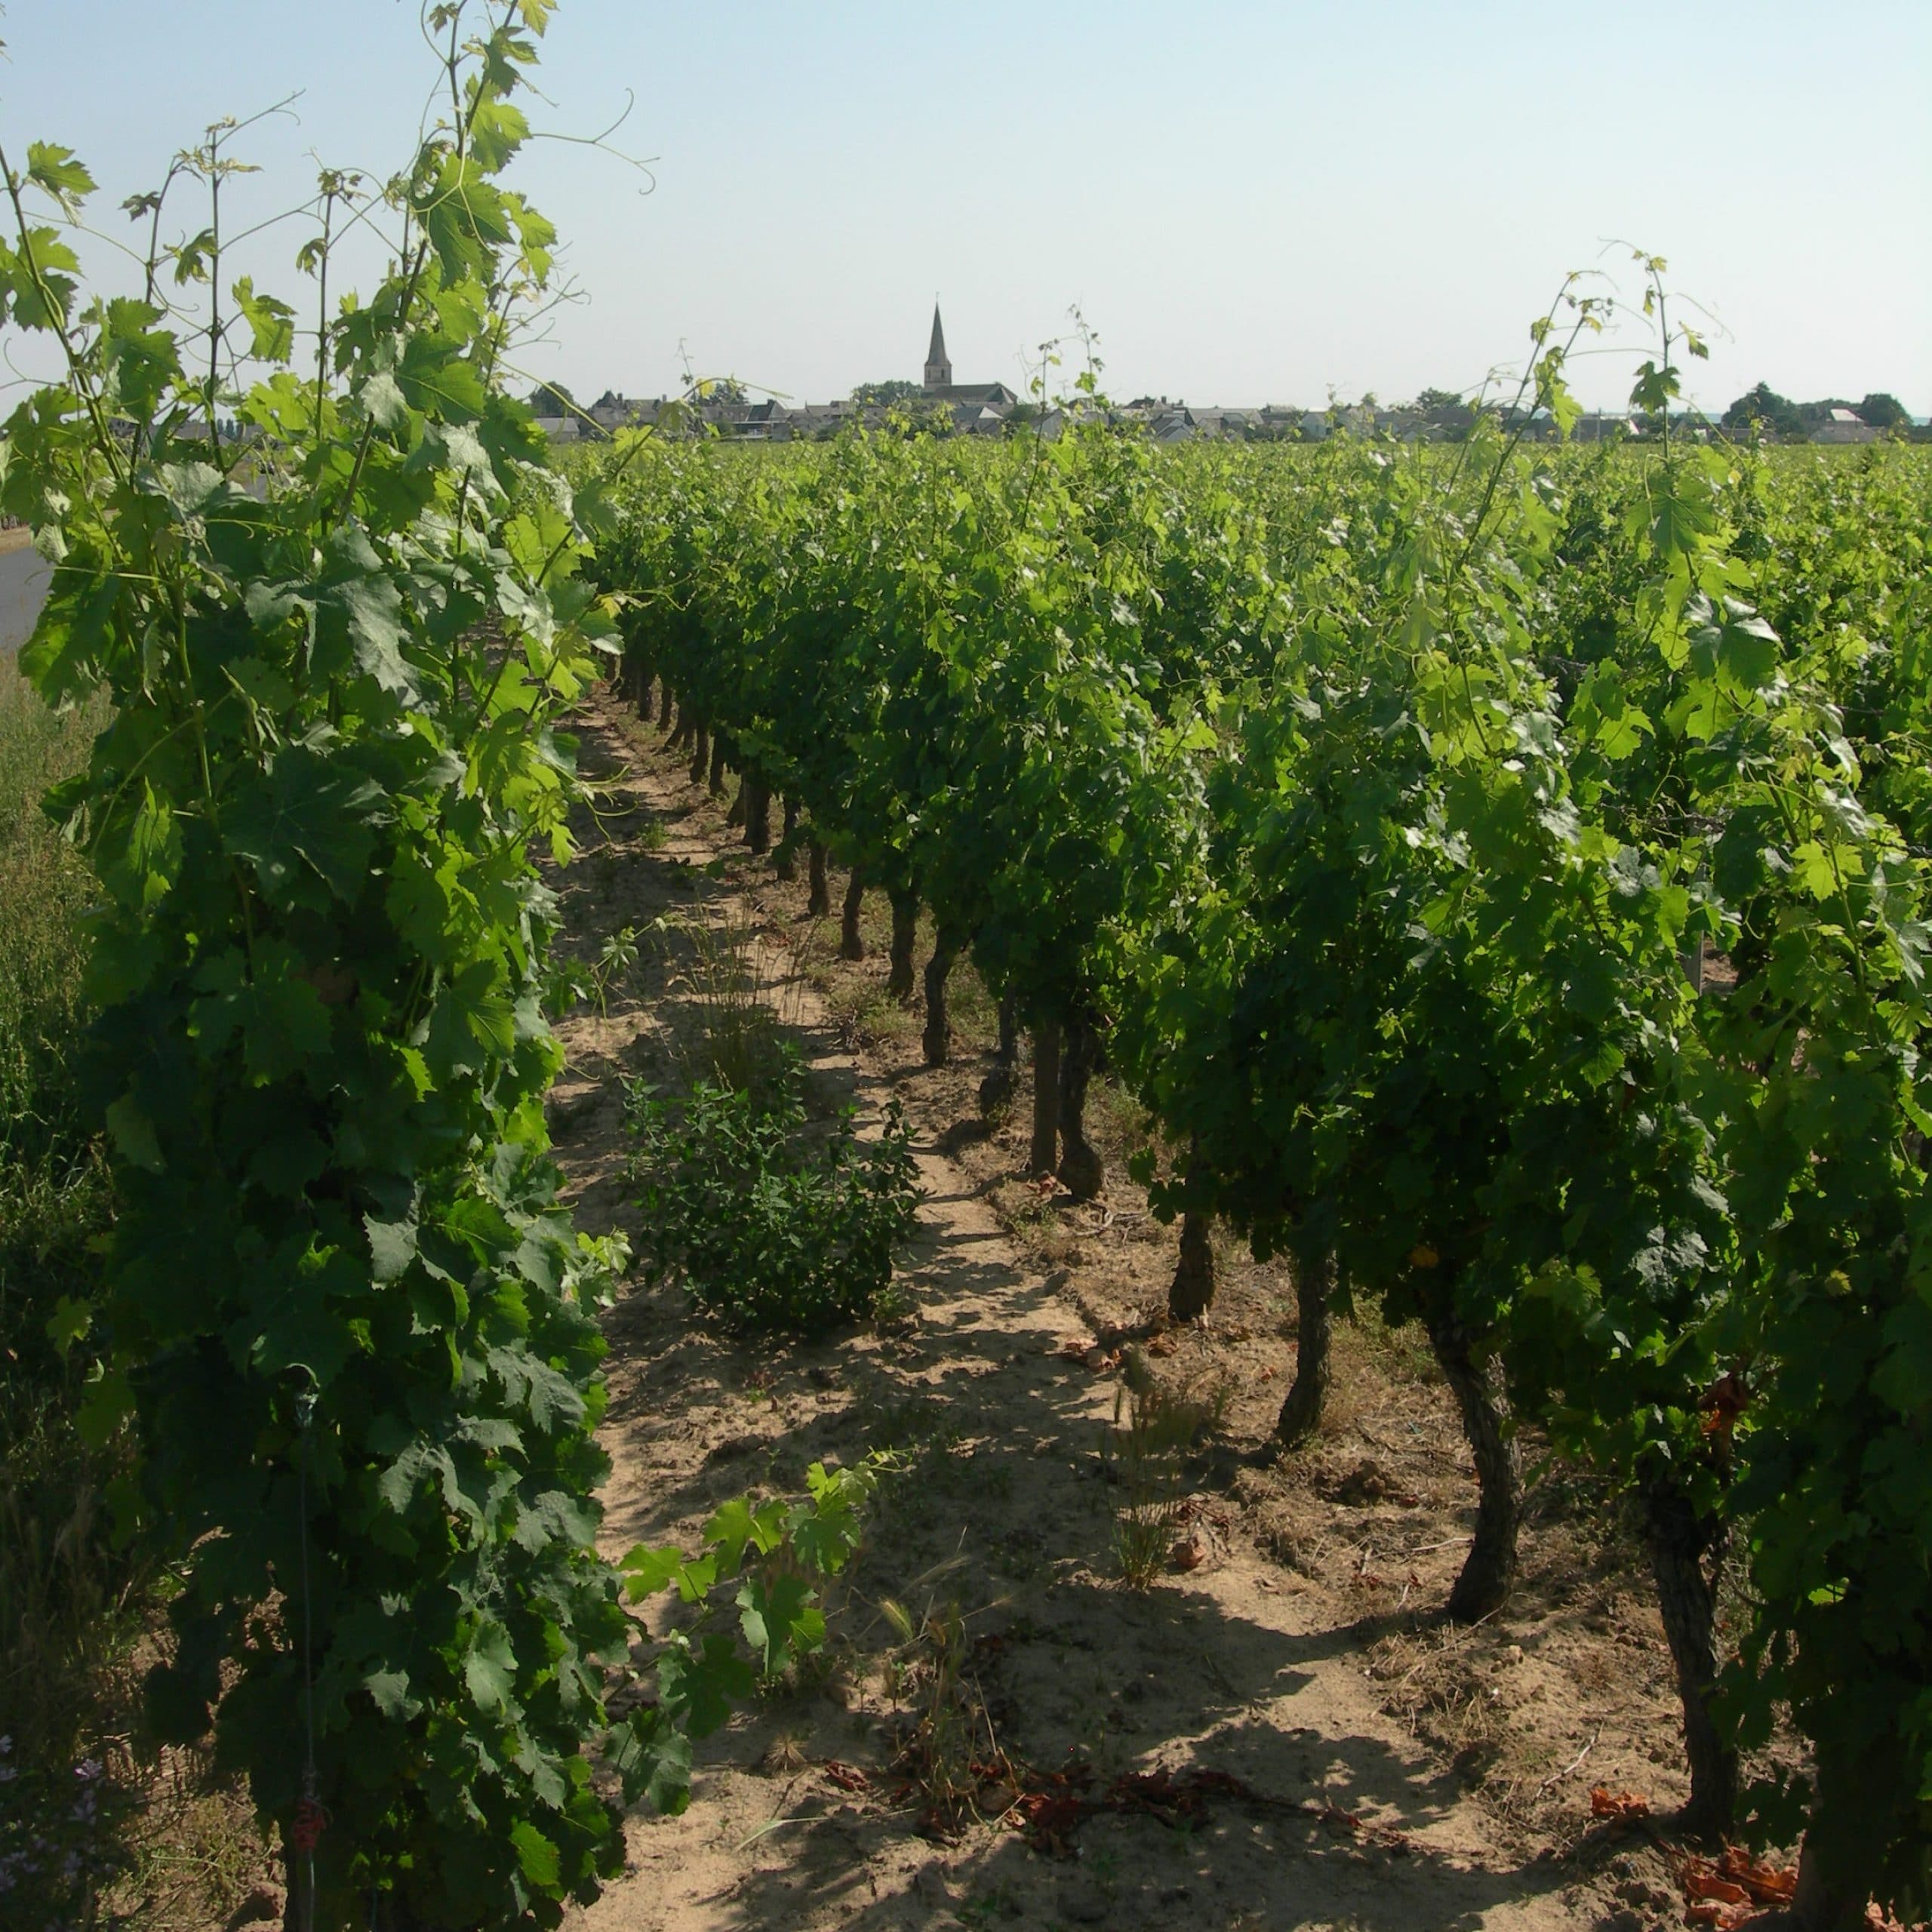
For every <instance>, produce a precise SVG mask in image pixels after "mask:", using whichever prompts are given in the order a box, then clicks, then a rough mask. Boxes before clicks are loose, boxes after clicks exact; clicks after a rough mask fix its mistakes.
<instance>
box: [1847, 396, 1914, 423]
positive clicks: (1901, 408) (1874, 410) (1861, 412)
mask: <svg viewBox="0 0 1932 1932" xmlns="http://www.w3.org/2000/svg"><path fill="white" fill-rule="evenodd" d="M1858 417H1859V420H1860V422H1863V423H1870V424H1871V426H1872V428H1873V429H1897V428H1899V427H1900V426H1901V425H1903V424H1905V423H1909V422H1910V421H1911V420H1912V418H1911V417H1909V416H1908V415H1907V414H1906V410H1905V405H1904V404H1903V403H1902V402H1901V401H1900V400H1899V399H1898V398H1897V396H1895V395H1893V394H1892V393H1891V392H1890V390H1889V389H1875V390H1874V391H1872V393H1871V394H1870V395H1868V396H1866V398H1865V400H1864V401H1863V402H1861V403H1860V404H1859V405H1858Z"/></svg>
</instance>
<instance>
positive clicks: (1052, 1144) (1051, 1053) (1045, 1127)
mask: <svg viewBox="0 0 1932 1932" xmlns="http://www.w3.org/2000/svg"><path fill="white" fill-rule="evenodd" d="M1059 1163H1060V1023H1059V1022H1058V1021H1057V1020H1042V1021H1041V1023H1039V1024H1038V1026H1035V1028H1034V1029H1033V1145H1032V1149H1031V1151H1030V1152H1029V1153H1028V1155H1027V1157H1026V1166H1027V1170H1028V1171H1029V1173H1032V1174H1051V1173H1052V1172H1053V1171H1054V1168H1056V1167H1057V1165H1058V1164H1059Z"/></svg>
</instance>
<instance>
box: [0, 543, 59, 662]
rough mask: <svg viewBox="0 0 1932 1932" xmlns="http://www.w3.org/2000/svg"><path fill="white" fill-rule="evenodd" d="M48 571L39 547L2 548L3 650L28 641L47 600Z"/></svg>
mask: <svg viewBox="0 0 1932 1932" xmlns="http://www.w3.org/2000/svg"><path fill="white" fill-rule="evenodd" d="M47 574H48V573H47V563H46V560H45V558H42V556H41V555H39V553H38V552H37V551H34V550H5V551H0V654H4V653H5V652H8V651H17V650H19V648H20V646H21V645H23V644H24V643H26V641H27V638H28V636H29V634H30V633H31V632H32V629H33V620H35V618H36V617H38V616H39V615H40V607H41V605H42V603H44V602H45V601H46V597H47Z"/></svg>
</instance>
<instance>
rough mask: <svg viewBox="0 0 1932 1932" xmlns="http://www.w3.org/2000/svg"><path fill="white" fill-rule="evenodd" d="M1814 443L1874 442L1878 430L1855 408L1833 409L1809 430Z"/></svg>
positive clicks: (1876, 438)
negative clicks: (1815, 426)
mask: <svg viewBox="0 0 1932 1932" xmlns="http://www.w3.org/2000/svg"><path fill="white" fill-rule="evenodd" d="M1811 440H1812V441H1814V443H1875V442H1876V441H1878V431H1877V430H1876V429H1873V428H1872V426H1871V424H1870V423H1868V422H1866V420H1864V418H1863V417H1861V416H1860V414H1859V413H1858V412H1857V410H1855V409H1834V410H1833V411H1832V413H1831V414H1830V415H1829V417H1826V419H1825V420H1824V421H1823V422H1822V423H1820V424H1819V425H1818V426H1817V429H1814V430H1813V431H1812V432H1811Z"/></svg>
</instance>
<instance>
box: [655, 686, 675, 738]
mask: <svg viewBox="0 0 1932 1932" xmlns="http://www.w3.org/2000/svg"><path fill="white" fill-rule="evenodd" d="M677 708H678V694H677V693H676V692H675V691H672V688H671V681H670V679H669V678H660V679H659V680H658V682H657V728H658V730H659V731H669V730H670V728H671V720H672V717H673V715H675V712H676V711H677Z"/></svg>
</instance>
